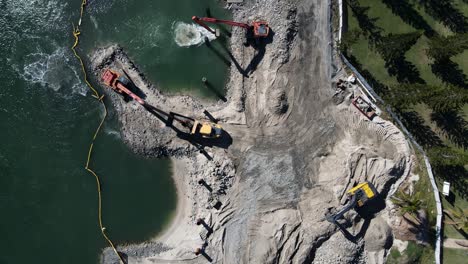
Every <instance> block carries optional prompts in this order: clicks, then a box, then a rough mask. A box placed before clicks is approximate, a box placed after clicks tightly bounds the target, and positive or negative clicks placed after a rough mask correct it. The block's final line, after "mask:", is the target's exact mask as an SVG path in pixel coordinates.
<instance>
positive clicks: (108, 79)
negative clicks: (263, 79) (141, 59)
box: [102, 69, 223, 138]
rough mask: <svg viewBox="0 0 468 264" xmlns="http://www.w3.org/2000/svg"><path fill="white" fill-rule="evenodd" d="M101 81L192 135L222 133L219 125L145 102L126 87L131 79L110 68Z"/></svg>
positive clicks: (211, 135)
mask: <svg viewBox="0 0 468 264" xmlns="http://www.w3.org/2000/svg"><path fill="white" fill-rule="evenodd" d="M102 81H103V82H104V84H106V85H107V86H109V87H111V88H112V89H113V90H114V91H116V92H118V93H120V94H125V95H128V96H130V97H131V98H133V99H134V100H135V101H137V102H138V103H140V104H141V105H143V106H144V107H145V108H146V109H147V110H148V111H150V112H151V111H155V112H157V113H158V114H161V115H164V116H166V117H168V118H169V119H170V120H171V122H172V120H175V121H177V122H179V123H180V124H181V125H182V126H183V127H185V128H187V129H188V133H190V135H193V136H201V137H203V138H219V137H221V135H222V132H223V129H222V127H221V126H220V125H218V124H215V123H211V122H208V121H199V120H195V119H193V118H190V117H186V116H183V115H180V114H176V113H173V112H170V113H169V114H167V113H166V112H164V111H163V110H161V109H159V108H156V107H154V106H152V105H149V104H147V103H146V102H145V101H144V100H143V99H141V98H140V97H139V96H137V95H136V94H134V93H133V92H132V91H130V90H129V89H128V88H127V87H128V85H129V84H130V83H131V81H130V80H129V79H128V78H126V77H125V76H123V75H120V74H118V73H116V72H114V71H112V70H110V69H107V70H105V71H104V74H102Z"/></svg>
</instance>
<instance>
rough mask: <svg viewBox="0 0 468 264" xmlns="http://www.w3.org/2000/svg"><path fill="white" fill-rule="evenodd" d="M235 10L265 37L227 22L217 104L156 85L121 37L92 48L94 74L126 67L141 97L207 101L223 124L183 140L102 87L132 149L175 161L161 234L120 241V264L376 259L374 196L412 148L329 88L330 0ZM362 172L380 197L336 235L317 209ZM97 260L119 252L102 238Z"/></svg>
mask: <svg viewBox="0 0 468 264" xmlns="http://www.w3.org/2000/svg"><path fill="white" fill-rule="evenodd" d="M232 10H233V15H234V20H237V21H252V20H254V19H265V20H267V21H269V23H270V27H271V29H272V33H273V34H272V36H271V38H270V40H269V42H271V43H268V44H266V45H265V47H264V49H262V48H258V49H254V48H252V47H246V46H244V45H243V44H242V43H243V38H244V36H243V31H242V29H237V28H236V29H233V31H232V38H231V51H232V56H233V58H234V59H235V63H234V62H233V64H232V66H231V70H230V79H229V83H228V84H227V95H226V98H227V102H225V103H224V102H222V101H219V102H216V103H209V102H202V101H200V100H197V99H194V98H191V97H189V96H179V95H165V94H162V93H161V92H159V91H158V88H157V87H155V86H153V85H151V84H150V83H149V82H148V81H147V80H146V79H145V78H144V75H143V73H141V72H140V71H139V70H138V68H137V67H136V65H135V64H134V63H133V62H132V61H131V60H130V59H129V58H128V56H127V55H126V54H125V52H124V51H123V50H122V49H121V48H119V47H118V46H111V47H107V48H102V49H98V50H97V51H96V52H95V53H94V54H93V55H92V56H91V61H92V68H93V71H94V72H95V74H96V77H99V75H100V74H101V72H102V70H104V69H106V68H114V69H115V68H117V69H120V70H124V71H125V72H126V73H127V74H128V75H129V77H130V78H131V79H132V81H133V82H134V83H135V85H136V86H137V87H138V89H139V90H140V92H141V93H142V94H144V96H145V100H146V101H147V102H148V103H149V104H150V105H152V106H155V107H158V108H161V109H164V110H165V111H167V112H169V111H173V112H177V113H180V114H184V115H190V116H192V117H195V118H206V116H205V115H203V112H204V111H205V110H206V111H208V112H209V113H210V114H211V115H212V116H214V117H215V118H217V119H219V123H220V124H221V125H222V126H223V128H224V129H225V130H226V132H227V133H226V135H225V137H223V138H222V139H221V140H219V141H218V142H216V143H212V142H208V141H203V142H198V141H193V140H192V139H190V138H187V137H186V136H184V135H183V133H182V134H181V133H180V132H177V131H176V130H175V129H174V128H172V127H171V126H168V125H167V122H166V121H165V120H164V117H163V118H161V116H159V117H158V115H156V114H155V113H154V112H152V111H148V110H147V109H145V108H143V107H141V106H140V105H138V104H136V103H135V102H125V101H124V100H122V98H121V97H120V96H119V95H116V94H114V93H113V92H112V91H110V90H109V89H106V93H107V94H108V95H109V98H110V100H111V102H112V104H113V105H114V107H115V109H116V111H117V112H118V113H119V114H118V116H119V121H120V123H121V127H122V129H121V134H122V138H123V139H124V140H125V142H126V143H127V144H128V145H129V146H130V148H131V149H132V150H134V151H135V152H136V153H139V154H142V155H145V156H150V157H161V156H169V157H171V158H172V160H173V164H174V179H175V182H176V185H177V189H178V196H179V205H178V212H177V215H176V217H175V220H174V223H173V224H172V225H171V227H170V228H169V229H168V231H167V232H166V233H165V234H163V235H162V236H159V237H157V238H155V239H153V241H151V242H148V243H145V244H142V245H131V246H119V247H118V249H119V251H121V252H123V253H124V255H125V257H126V258H127V259H128V262H129V263H207V261H209V260H211V261H212V262H213V263H310V262H312V261H313V262H314V263H366V262H368V263H383V261H384V260H385V256H386V253H387V251H388V250H389V247H390V245H391V243H392V242H391V241H392V237H391V236H392V234H391V231H389V227H388V224H387V223H386V220H384V219H385V215H386V214H387V212H386V209H385V206H386V204H385V198H386V195H387V193H388V192H389V191H390V190H391V189H392V188H394V184H395V183H396V182H397V181H398V180H399V179H400V178H402V177H406V175H407V174H408V173H409V170H410V167H411V166H410V165H411V159H410V149H409V146H408V143H407V141H406V140H405V137H404V136H403V134H402V133H401V132H400V131H399V130H398V129H397V128H396V127H395V126H394V125H393V124H392V123H390V122H388V121H385V120H383V119H381V118H379V117H376V118H374V120H373V121H370V120H369V119H367V118H366V117H365V116H364V115H362V114H361V113H360V112H359V111H358V110H357V109H356V108H355V107H354V106H353V105H352V104H351V99H350V97H351V95H352V94H353V93H357V92H358V91H357V90H353V89H348V90H346V91H343V92H342V94H341V95H340V96H341V99H340V100H338V101H337V100H336V96H335V97H334V94H335V89H334V88H333V87H332V81H333V78H332V75H334V76H335V77H334V78H335V79H336V78H338V77H346V76H345V75H344V74H345V73H344V72H343V71H339V72H332V69H333V68H334V63H335V62H336V61H334V60H333V57H332V46H331V45H330V43H331V41H332V36H331V33H330V19H329V13H330V10H329V3H328V2H327V1H308V0H297V1H292V0H291V1H275V0H262V1H256V2H255V3H253V2H251V1H246V3H245V4H243V5H232ZM335 68H336V67H335ZM200 179H203V180H204V182H205V183H206V185H203V184H199V183H198V182H199V180H200ZM362 181H370V182H372V183H373V184H374V185H375V187H376V188H377V190H378V192H379V193H380V196H379V197H380V198H379V199H377V200H376V201H375V203H374V204H373V205H372V206H370V207H371V209H372V210H368V212H358V213H357V212H355V211H350V212H349V213H347V214H346V215H345V219H344V220H343V221H342V222H343V225H344V226H345V227H346V230H347V232H348V234H346V232H340V231H339V230H338V228H337V227H336V226H335V225H333V224H331V223H329V222H327V221H326V219H325V216H326V215H328V214H330V213H332V212H334V211H336V210H337V209H339V208H340V207H341V206H342V204H344V203H345V202H346V197H345V192H346V190H348V189H349V188H351V187H353V186H354V185H355V184H357V183H359V182H362ZM207 186H208V187H209V188H208V187H207ZM210 189H211V190H210ZM197 218H203V219H204V221H205V222H206V226H207V227H208V229H209V230H210V231H209V232H207V230H206V229H207V228H206V227H203V226H199V225H196V224H195V220H196V219H197ZM369 232H372V234H370V233H369ZM374 241H377V243H374ZM205 242H206V244H205V246H203V249H204V254H201V255H198V256H196V255H195V254H194V253H193V252H194V250H195V249H196V248H201V247H202V245H203V244H204V243H205ZM101 262H102V263H118V259H117V257H116V256H115V255H114V253H113V251H112V250H110V249H106V250H104V252H103V255H102V259H101Z"/></svg>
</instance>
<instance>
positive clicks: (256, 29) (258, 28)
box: [192, 16, 270, 38]
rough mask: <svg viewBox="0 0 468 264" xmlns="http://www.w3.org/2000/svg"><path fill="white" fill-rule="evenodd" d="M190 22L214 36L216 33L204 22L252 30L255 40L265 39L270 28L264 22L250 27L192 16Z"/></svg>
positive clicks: (244, 24) (222, 20) (258, 22)
mask: <svg viewBox="0 0 468 264" xmlns="http://www.w3.org/2000/svg"><path fill="white" fill-rule="evenodd" d="M192 20H193V22H195V23H197V24H199V25H200V26H202V27H204V28H205V29H206V30H208V31H209V32H211V33H213V34H216V31H214V30H213V29H212V28H210V27H209V26H207V25H206V24H205V22H207V23H214V24H225V25H229V26H234V27H242V28H245V29H247V30H252V29H253V35H254V37H256V38H260V37H261V38H264V37H267V36H268V34H269V32H270V28H269V27H268V23H267V22H265V21H256V22H253V25H252V26H251V25H249V24H246V23H241V22H235V21H231V20H224V19H217V18H213V17H197V16H193V17H192Z"/></svg>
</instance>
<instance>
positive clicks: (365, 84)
mask: <svg viewBox="0 0 468 264" xmlns="http://www.w3.org/2000/svg"><path fill="white" fill-rule="evenodd" d="M338 5H339V6H338V8H339V12H338V13H339V20H340V28H339V31H338V42H341V37H342V29H343V0H338ZM340 55H341V58H342V60H343V62H344V63H345V64H346V65H347V66H348V68H349V69H350V70H351V71H353V73H354V74H355V75H356V78H357V79H358V81H359V83H360V84H361V85H362V86H363V88H364V89H366V90H367V92H368V93H369V94H370V95H371V98H372V99H374V101H375V102H376V101H378V102H379V103H380V104H382V105H383V106H386V104H385V102H384V100H383V99H382V98H381V97H380V96H379V95H378V94H377V93H376V92H375V91H374V89H373V88H372V86H370V85H369V83H368V82H367V81H366V79H365V78H364V77H363V76H362V75H361V74H360V73H359V71H358V70H357V69H356V68H355V67H354V66H353V65H352V64H351V63H350V62H349V61H348V59H346V57H345V56H344V55H343V54H341V53H340ZM386 110H387V112H388V113H389V114H390V115H391V116H392V118H393V119H394V120H395V121H396V122H397V123H398V125H399V126H400V128H401V130H403V133H405V135H406V136H407V137H408V138H409V139H410V140H411V142H413V144H414V145H415V146H416V148H417V149H418V150H419V151H420V152H421V153H422V155H423V157H424V162H425V164H426V169H427V174H428V175H429V180H430V182H431V185H432V189H433V192H434V198H435V202H436V208H437V222H436V244H435V249H434V251H435V254H434V255H435V256H434V257H435V263H436V264H440V250H441V246H442V245H441V244H442V217H443V213H442V203H441V201H440V196H439V189H438V188H437V184H436V181H435V179H434V174H433V173H432V166H431V163H430V162H429V159H428V158H427V155H426V152H425V151H424V149H423V148H422V147H421V146H420V145H419V144H418V143H417V142H416V140H415V139H414V137H413V135H411V133H410V132H409V131H408V130H407V129H406V127H405V126H404V125H403V123H402V122H401V120H400V119H399V118H398V116H397V115H396V114H395V113H393V111H392V110H391V109H390V107H386Z"/></svg>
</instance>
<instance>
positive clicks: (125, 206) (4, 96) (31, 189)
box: [0, 0, 226, 264]
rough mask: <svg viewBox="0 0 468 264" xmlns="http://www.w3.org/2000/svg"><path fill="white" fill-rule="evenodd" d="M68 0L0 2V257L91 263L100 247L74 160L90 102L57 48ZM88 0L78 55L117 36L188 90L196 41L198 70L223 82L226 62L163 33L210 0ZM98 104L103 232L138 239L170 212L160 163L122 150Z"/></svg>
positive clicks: (89, 128) (87, 127)
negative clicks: (101, 125) (209, 67)
mask: <svg viewBox="0 0 468 264" xmlns="http://www.w3.org/2000/svg"><path fill="white" fill-rule="evenodd" d="M80 2H81V1H79V0H78V1H76V0H43V1H30V0H15V1H3V0H0V7H1V9H2V15H1V16H0V28H2V34H0V54H1V56H0V65H1V70H0V83H1V85H2V87H1V89H0V121H1V122H0V138H1V139H2V141H1V142H0V212H1V213H0V216H1V217H0V237H1V239H0V249H1V250H0V252H1V253H0V263H1V264H7V263H8V264H10V263H20V264H21V263H96V262H97V261H98V257H99V252H100V251H101V249H102V248H103V247H104V246H106V243H105V242H104V240H103V238H102V237H101V236H100V233H99V227H98V223H97V194H96V183H95V180H94V178H93V176H91V175H90V174H88V173H87V172H86V171H85V170H84V164H85V158H86V154H87V148H88V144H89V143H90V140H91V135H92V133H93V132H94V129H95V128H96V125H97V124H98V122H99V118H100V114H101V113H102V112H101V109H100V108H99V105H98V104H96V101H95V100H94V99H92V98H91V97H90V96H89V93H87V92H86V91H87V88H86V86H85V85H84V84H83V82H82V81H81V74H80V71H79V70H80V69H79V67H78V64H77V63H76V60H75V58H74V57H73V55H72V54H71V53H70V49H69V47H70V45H71V43H72V42H73V37H72V35H71V23H72V21H76V20H77V15H78V10H79V6H80ZM88 2H89V11H90V13H91V15H90V16H89V15H88V16H86V17H85V19H84V21H83V28H82V31H83V35H82V39H83V41H84V43H83V45H84V48H83V49H82V50H81V51H82V52H83V53H85V52H88V51H89V50H91V49H92V47H93V46H94V45H101V44H102V45H104V44H107V43H111V42H121V43H122V44H123V46H124V47H126V48H128V50H129V53H130V55H131V56H132V58H134V59H135V60H136V61H137V62H138V63H139V64H140V65H141V66H142V67H143V68H144V69H145V70H147V72H148V76H149V78H151V79H154V80H158V81H159V82H160V84H161V86H162V87H163V88H164V89H165V90H166V91H172V90H183V89H193V90H194V91H196V89H198V88H197V87H198V86H197V84H196V83H197V81H198V79H199V78H201V77H200V75H202V74H204V72H203V70H201V69H202V68H203V67H201V66H199V65H198V66H197V64H195V62H194V60H195V59H197V58H198V56H201V55H200V54H199V53H198V52H197V50H200V51H201V53H203V52H205V55H204V56H201V57H200V58H199V60H198V61H197V63H201V64H210V65H215V67H213V68H215V69H216V71H217V73H216V74H215V75H216V76H210V75H209V76H208V78H211V79H213V81H214V82H218V83H219V84H222V83H223V82H224V78H225V71H226V67H223V66H220V65H219V64H217V63H219V61H218V59H217V58H216V57H215V56H214V55H213V54H211V55H210V53H209V52H206V51H207V50H204V49H203V46H197V45H194V46H188V47H179V45H177V43H176V42H175V41H174V38H173V37H174V35H173V32H174V30H173V27H172V25H173V24H174V23H177V22H185V23H189V22H190V20H189V18H186V17H187V16H188V15H191V14H192V13H197V12H203V11H204V10H205V9H204V6H214V4H215V3H214V1H191V0H178V1H175V0H171V1H169V0H168V1H149V0H148V1H130V0H121V1H88ZM156 2H157V3H159V4H158V5H157V4H156ZM195 2H198V4H197V6H195V5H194V4H193V3H195ZM179 9H180V10H179ZM191 9H193V11H191ZM178 10H179V11H180V12H181V13H180V15H178ZM214 10H215V8H212V12H213V13H214V12H215V11H214ZM208 51H209V50H208ZM194 65H195V66H194ZM192 68H195V69H197V70H196V71H192V70H191V69H192ZM175 69H177V70H175ZM216 71H214V72H216ZM216 78H219V79H216ZM191 83H193V85H192V84H191ZM201 93H202V94H203V93H205V92H201ZM205 94H207V93H205ZM110 111H111V115H110V118H109V119H108V122H106V124H105V125H104V128H103V133H102V134H101V135H100V136H99V138H98V141H97V144H96V146H95V157H94V159H93V162H92V166H93V167H95V168H96V171H97V173H98V174H99V175H100V176H101V177H102V182H103V186H102V190H103V195H104V200H103V206H104V211H103V218H104V222H105V226H106V228H107V230H108V234H109V235H110V236H111V238H113V239H114V240H115V242H117V243H124V242H140V241H143V240H145V239H148V238H150V237H152V236H154V235H156V234H157V233H158V232H160V231H161V230H162V228H163V227H164V224H166V223H167V222H168V221H169V219H170V216H171V214H172V213H173V212H174V209H175V206H176V205H175V200H176V197H175V193H174V185H173V182H172V180H171V178H170V164H169V162H168V161H167V160H146V159H142V158H140V157H138V156H136V155H134V154H132V153H131V152H130V151H129V150H128V148H127V147H126V146H125V145H124V144H123V143H122V141H121V139H120V137H119V133H118V130H119V128H118V125H117V124H116V121H115V120H116V118H115V113H113V111H112V109H110Z"/></svg>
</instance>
